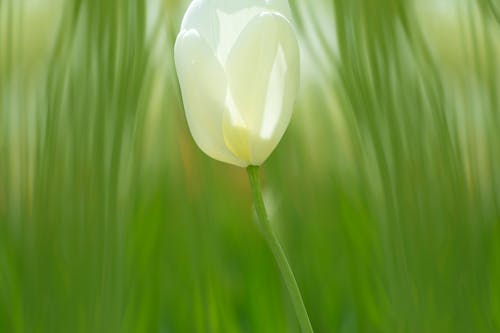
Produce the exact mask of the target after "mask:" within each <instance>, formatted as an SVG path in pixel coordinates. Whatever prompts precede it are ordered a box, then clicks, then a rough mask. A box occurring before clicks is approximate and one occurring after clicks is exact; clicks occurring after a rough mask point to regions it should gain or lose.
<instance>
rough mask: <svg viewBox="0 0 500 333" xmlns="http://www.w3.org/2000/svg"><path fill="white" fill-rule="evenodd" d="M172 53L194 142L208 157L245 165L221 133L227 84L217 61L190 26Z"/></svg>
mask: <svg viewBox="0 0 500 333" xmlns="http://www.w3.org/2000/svg"><path fill="white" fill-rule="evenodd" d="M174 52H175V65H176V68H177V74H178V77H179V83H180V87H181V92H182V98H183V101H184V108H185V110H186V118H187V122H188V125H189V129H190V130H191V134H192V135H193V138H194V140H195V141H196V143H197V145H198V146H199V147H200V148H201V150H203V151H204V152H205V153H206V154H207V155H209V156H210V157H212V158H215V159H217V160H219V161H222V162H226V163H230V164H234V165H238V166H246V164H245V163H244V162H242V161H240V160H239V159H237V158H236V157H235V156H234V155H233V154H232V153H231V152H230V151H229V150H228V149H227V147H226V144H225V142H224V137H223V135H222V132H223V130H222V117H223V114H224V108H225V106H224V104H225V99H226V86H227V84H226V78H225V74H224V70H223V68H222V66H221V65H220V63H219V61H218V60H217V58H216V57H215V55H214V54H213V52H212V50H211V49H210V47H209V46H208V44H207V43H206V42H205V41H204V40H203V38H201V36H200V34H199V33H198V32H197V31H196V30H193V29H192V30H187V31H183V32H181V34H179V36H178V37H177V41H176V43H175V51H174Z"/></svg>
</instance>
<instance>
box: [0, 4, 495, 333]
mask: <svg viewBox="0 0 500 333" xmlns="http://www.w3.org/2000/svg"><path fill="white" fill-rule="evenodd" d="M187 5H188V3H187V2H186V1H176V0H148V1H145V0H144V1H142V0H105V1H103V0H0V332H2V333H3V332H5V333H11V332H12V333H15V332H28V333H32V332H65V333H66V332H71V333H77V332H85V333H87V332H97V333H100V332H103V333H113V332H162V333H163V332H165V333H166V332H259V333H265V332H270V333H277V332H298V324H297V321H296V318H295V315H294V312H293V308H292V307H291V303H290V300H289V299H288V296H287V293H286V290H285V289H284V287H283V284H282V283H281V280H280V275H279V271H278V270H277V267H276V265H275V263H274V260H273V257H272V255H271V253H270V251H269V250H268V249H267V247H266V244H265V242H264V241H263V239H262V238H261V236H260V234H259V233H258V229H257V228H256V225H255V223H254V218H255V216H254V213H253V208H252V202H251V196H250V190H249V185H248V180H247V177H246V173H245V170H244V169H239V168H236V167H232V166H229V165H225V164H222V163H219V162H217V161H214V160H211V159H210V158H208V157H207V156H205V155H204V154H203V153H202V152H201V151H200V150H199V149H198V148H197V147H196V145H195V144H194V142H193V140H192V138H191V136H190V134H189V131H188V128H187V125H186V121H185V118H184V113H183V107H182V100H181V98H180V95H179V88H178V84H177V78H176V74H175V70H174V66H173V60H172V59H173V57H172V52H173V51H172V46H173V42H174V40H175V37H176V34H177V32H178V29H179V26H180V20H181V18H182V14H183V12H184V10H185V9H186V7H187ZM291 5H292V7H293V13H294V17H295V24H296V27H297V31H298V34H299V36H300V43H301V51H302V72H303V73H302V83H301V91H300V95H299V97H298V101H297V104H296V110H295V113H294V117H293V120H292V123H291V126H290V127H289V129H288V131H287V133H286V134H285V137H284V138H283V140H282V142H281V143H280V145H279V146H278V148H277V150H276V151H275V152H274V153H273V155H272V156H271V157H270V159H269V160H268V161H267V163H266V164H265V166H264V175H263V183H264V192H265V193H264V196H265V201H266V204H267V205H268V208H269V211H270V216H271V220H272V222H273V224H274V226H275V228H276V229H277V231H278V234H279V237H280V239H281V240H282V242H283V244H284V247H285V251H286V253H287V255H288V257H289V260H290V263H291V265H292V267H293V269H294V271H295V274H296V277H297V281H298V283H299V285H300V287H301V289H302V292H303V296H304V300H305V303H306V306H307V308H308V310H309V314H310V318H311V321H312V325H313V327H314V328H315V330H316V332H339V333H348V332H384V333H385V332H389V333H390V332H414V333H441V332H467V333H472V332H500V194H499V190H500V84H499V83H500V2H499V1H498V0H309V1H299V0H293V1H291ZM249 65H250V64H249Z"/></svg>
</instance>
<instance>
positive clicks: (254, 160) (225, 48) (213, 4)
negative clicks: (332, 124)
mask: <svg viewBox="0 0 500 333" xmlns="http://www.w3.org/2000/svg"><path fill="white" fill-rule="evenodd" d="M290 20H291V12H290V7H289V5H288V1H287V0H253V1H252V0H195V1H193V2H192V3H191V5H190V6H189V8H188V10H187V12H186V14H185V16H184V19H183V22H182V27H181V32H180V33H179V36H178V37H177V41H176V43H175V64H176V68H177V74H178V77H179V83H180V87H181V91H182V97H183V100H184V107H185V110H186V118H187V122H188V125H189V128H190V130H191V134H192V135H193V138H194V140H195V141H196V143H197V144H198V146H199V147H200V148H201V149H202V150H203V151H204V152H205V153H206V154H207V155H209V156H211V157H212V158H215V159H217V160H219V161H222V162H226V163H230V164H234V165H237V166H241V167H246V166H248V165H261V164H262V163H264V161H265V160H266V159H267V158H268V157H269V155H270V154H271V152H272V151H273V150H274V148H275V147H276V145H277V144H278V142H279V141H280V140H281V137H282V136H283V134H284V132H285V130H286V128H287V127H288V124H289V122H290V117H291V114H292V109H293V103H294V100H295V95H296V93H297V90H298V85H299V62H300V61H299V47H298V42H297V37H296V34H295V31H294V29H293V27H292V25H291V23H290Z"/></svg>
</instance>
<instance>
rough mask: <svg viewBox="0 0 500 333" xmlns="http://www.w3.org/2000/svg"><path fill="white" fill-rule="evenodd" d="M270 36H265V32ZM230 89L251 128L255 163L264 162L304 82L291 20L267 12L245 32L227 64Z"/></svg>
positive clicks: (282, 128)
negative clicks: (300, 85)
mask: <svg viewBox="0 0 500 333" xmlns="http://www.w3.org/2000/svg"><path fill="white" fill-rule="evenodd" d="M263 36H265V37H263ZM226 74H227V80H228V85H229V90H228V93H230V94H231V98H232V100H233V101H234V110H231V109H229V110H227V111H226V112H232V113H238V115H239V117H241V118H242V119H243V122H244V123H245V124H246V127H247V129H248V133H249V141H250V151H251V157H252V160H251V164H254V165H260V164H262V163H263V162H264V161H265V160H266V159H267V157H268V156H269V154H270V153H271V152H272V151H273V150H274V148H275V147H276V145H277V143H278V142H279V140H280V139H281V137H282V135H283V133H284V131H285V129H286V127H287V125H288V123H289V121H290V117H291V113H292V108H293V102H294V100H295V95H296V92H297V89H298V82H299V51H298V43H297V39H296V37H295V33H294V31H293V28H292V27H291V25H290V22H289V21H288V20H287V19H286V18H285V17H284V16H282V15H280V14H276V13H272V12H266V13H262V14H260V15H259V16H258V17H256V18H254V19H253V20H252V21H250V23H249V24H248V25H247V26H246V27H245V29H244V30H243V31H242V32H241V34H240V36H239V38H238V40H237V42H236V44H235V45H234V47H233V49H232V50H231V53H230V54H229V58H228V61H227V64H226Z"/></svg>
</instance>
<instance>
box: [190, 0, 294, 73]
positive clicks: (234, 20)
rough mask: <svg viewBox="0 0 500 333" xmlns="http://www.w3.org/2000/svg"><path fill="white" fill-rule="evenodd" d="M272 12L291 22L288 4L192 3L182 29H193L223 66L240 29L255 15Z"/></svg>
mask: <svg viewBox="0 0 500 333" xmlns="http://www.w3.org/2000/svg"><path fill="white" fill-rule="evenodd" d="M265 11H267V12H268V11H275V12H277V13H280V14H282V15H284V16H286V17H287V18H288V19H291V10H290V6H289V5H288V0H194V1H193V2H192V3H191V5H190V6H189V8H188V10H187V11H186V14H185V15H184V19H183V21H182V29H183V30H190V29H195V30H196V31H198V32H199V33H200V34H201V36H202V37H203V38H204V39H205V40H206V41H207V42H208V44H209V45H210V47H211V48H212V49H213V50H214V52H216V54H217V56H218V58H219V60H220V61H221V63H223V64H224V63H225V62H226V59H227V55H228V54H229V51H230V50H231V48H232V47H233V45H234V43H235V42H236V40H237V38H238V36H239V34H240V33H241V31H242V30H243V28H244V27H245V26H246V25H247V24H248V22H250V20H252V19H253V18H255V17H256V16H257V15H259V14H261V13H262V12H265Z"/></svg>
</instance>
